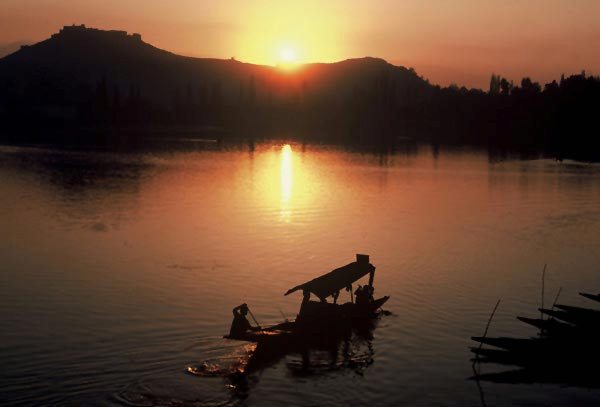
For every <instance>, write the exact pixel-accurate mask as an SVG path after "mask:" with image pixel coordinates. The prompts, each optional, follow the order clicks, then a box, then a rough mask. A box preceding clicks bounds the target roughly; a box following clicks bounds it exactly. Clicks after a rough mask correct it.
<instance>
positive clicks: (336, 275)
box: [224, 254, 389, 343]
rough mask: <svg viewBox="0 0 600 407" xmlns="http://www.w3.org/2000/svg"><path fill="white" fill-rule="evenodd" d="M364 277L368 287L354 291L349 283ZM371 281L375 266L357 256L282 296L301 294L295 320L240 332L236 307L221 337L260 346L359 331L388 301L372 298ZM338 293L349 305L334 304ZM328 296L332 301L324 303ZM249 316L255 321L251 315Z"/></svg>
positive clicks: (361, 255) (363, 257) (362, 255)
mask: <svg viewBox="0 0 600 407" xmlns="http://www.w3.org/2000/svg"><path fill="white" fill-rule="evenodd" d="M367 275H369V281H368V284H366V285H364V286H362V287H361V286H359V287H358V289H357V290H356V291H353V288H352V284H353V283H355V282H356V281H358V280H359V279H361V278H362V277H365V276H367ZM374 279H375V266H373V265H372V264H371V263H370V262H369V256H368V255H364V254H357V255H356V261H355V262H352V263H349V264H347V265H345V266H343V267H339V268H337V269H335V270H332V271H330V272H329V273H326V274H324V275H322V276H320V277H317V278H315V279H313V280H310V281H308V282H305V283H303V284H300V285H297V286H295V287H293V288H291V289H289V290H288V291H287V292H286V293H285V294H284V295H289V294H292V293H294V292H296V291H300V290H301V291H302V293H303V299H302V303H301V305H300V311H299V313H298V315H297V317H296V319H295V320H293V321H287V320H286V321H285V322H282V323H280V324H277V325H273V326H269V327H260V326H259V327H258V329H257V328H250V327H249V325H246V328H245V329H243V330H241V329H238V328H235V327H234V324H235V322H236V320H235V318H238V317H239V315H236V314H235V313H236V311H235V310H236V309H238V308H239V307H236V308H235V309H234V324H232V329H231V332H230V333H229V335H225V336H224V338H227V339H235V340H242V341H249V342H258V343H260V342H266V341H268V342H272V341H274V340H275V337H279V338H287V339H289V338H290V337H292V336H293V337H294V338H295V339H298V338H303V339H306V338H308V337H313V338H315V337H318V338H323V337H324V336H331V335H334V336H335V335H337V334H339V333H341V332H346V331H347V330H348V329H353V328H359V327H360V326H361V325H364V323H365V322H367V321H369V320H373V319H375V318H376V317H377V316H378V310H379V309H380V308H381V306H382V305H383V304H385V302H386V301H387V300H388V299H389V296H384V297H381V298H378V299H375V298H374V297H373V294H374V292H375V289H374V287H373V281H374ZM341 290H346V291H349V292H350V298H351V300H350V302H346V303H344V304H338V303H337V299H338V296H339V294H340V291H341ZM311 295H315V296H316V297H317V298H318V301H315V300H312V299H311ZM330 297H331V299H332V302H328V301H327V300H328V298H330ZM243 306H244V307H245V311H243V312H244V316H245V315H246V313H247V312H250V310H249V309H248V307H247V306H245V304H243ZM240 307H241V306H240ZM250 315H251V316H252V318H253V319H254V316H253V315H252V313H251V312H250ZM242 318H243V317H242ZM255 322H256V320H255ZM256 325H258V323H256Z"/></svg>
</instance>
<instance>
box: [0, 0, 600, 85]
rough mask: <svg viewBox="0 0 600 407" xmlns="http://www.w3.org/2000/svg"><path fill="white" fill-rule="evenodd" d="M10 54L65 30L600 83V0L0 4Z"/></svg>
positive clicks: (447, 74) (192, 49)
mask: <svg viewBox="0 0 600 407" xmlns="http://www.w3.org/2000/svg"><path fill="white" fill-rule="evenodd" d="M0 1H1V4H2V6H1V7H0V27H2V29H1V30H0V46H1V45H2V44H6V43H12V42H35V41H38V40H42V39H44V38H47V37H49V35H50V34H52V33H54V32H57V31H58V29H59V28H60V27H61V26H62V25H66V24H72V23H77V24H80V23H83V24H86V25H88V26H91V27H97V28H105V29H123V30H127V31H129V32H139V33H141V34H142V35H143V37H144V39H145V41H147V42H150V43H152V44H154V45H156V46H158V47H160V48H164V49H167V50H170V51H173V52H176V53H180V54H184V55H192V56H206V57H218V58H229V57H231V56H235V57H236V58H237V59H239V60H243V61H249V62H255V63H262V64H276V63H278V62H279V58H280V55H281V53H282V50H283V49H292V50H293V51H294V54H295V55H296V56H297V58H298V59H299V60H300V61H303V62H311V61H325V62H327V61H336V60H340V59H346V58H351V57H362V56H366V55H369V56H377V57H381V58H384V59H386V60H388V61H390V62H392V63H394V64H398V65H405V66H412V67H414V68H415V69H416V70H417V72H418V73H419V74H421V75H423V76H425V77H427V78H429V79H430V80H431V81H432V82H433V83H439V84H442V85H447V84H449V83H451V82H456V83H458V84H461V85H466V86H469V87H484V88H487V86H488V83H489V77H490V75H491V73H492V72H494V73H498V74H501V75H503V76H507V77H508V78H509V79H514V80H515V81H518V80H520V78H521V77H522V76H524V75H529V76H531V77H532V78H533V79H534V80H538V81H541V82H544V81H547V80H550V79H553V78H558V77H559V76H560V74H561V73H563V72H565V73H567V74H569V73H574V72H579V71H581V70H582V69H586V70H587V71H588V72H589V73H593V74H598V73H600V53H599V52H598V45H600V1H596V0H519V1H517V0H505V1H491V0H478V1H474V0H446V1H442V0H438V1H423V0H421V1H418V0H404V1H402V0H395V1H393V0H371V1H352V0H329V1H326V2H325V1H312V0H304V1H296V2H288V1H283V0H279V1H251V0H246V1H211V2H209V1H199V0H173V1H170V2H166V1H163V0H85V1H77V0H0Z"/></svg>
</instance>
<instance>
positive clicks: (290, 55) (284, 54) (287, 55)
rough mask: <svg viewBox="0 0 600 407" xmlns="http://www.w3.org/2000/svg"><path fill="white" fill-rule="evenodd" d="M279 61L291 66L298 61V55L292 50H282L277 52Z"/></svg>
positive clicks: (288, 48)
mask: <svg viewBox="0 0 600 407" xmlns="http://www.w3.org/2000/svg"><path fill="white" fill-rule="evenodd" d="M279 59H281V62H283V63H285V64H291V63H294V62H296V61H298V54H296V50H295V49H293V48H290V47H286V48H282V49H281V50H280V51H279Z"/></svg>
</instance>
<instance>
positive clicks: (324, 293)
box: [285, 254, 375, 298]
mask: <svg viewBox="0 0 600 407" xmlns="http://www.w3.org/2000/svg"><path fill="white" fill-rule="evenodd" d="M356 258H357V261H355V262H352V263H350V264H346V265H345V266H343V267H339V268H337V269H335V270H332V271H330V272H329V273H327V274H324V275H322V276H321V277H317V278H315V279H312V280H310V281H307V282H306V283H304V284H300V285H297V286H295V287H293V288H290V289H289V290H288V291H287V292H286V293H285V295H289V294H291V293H293V292H295V291H298V290H303V291H310V292H311V293H313V294H315V295H316V296H317V297H319V298H326V297H329V296H330V295H332V294H333V293H335V292H337V291H340V290H342V289H343V288H346V287H348V286H350V285H352V283H354V282H355V281H357V280H359V279H360V278H362V277H364V276H366V275H367V274H370V273H374V272H375V266H373V265H372V264H371V263H369V256H367V255H361V254H358V255H356Z"/></svg>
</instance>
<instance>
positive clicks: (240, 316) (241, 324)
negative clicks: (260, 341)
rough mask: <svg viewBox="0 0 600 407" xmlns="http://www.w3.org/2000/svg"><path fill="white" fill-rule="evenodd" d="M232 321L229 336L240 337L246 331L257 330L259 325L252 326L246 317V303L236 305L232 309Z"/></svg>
mask: <svg viewBox="0 0 600 407" xmlns="http://www.w3.org/2000/svg"><path fill="white" fill-rule="evenodd" d="M232 311H233V321H232V322H231V328H230V329H229V336H230V337H232V338H240V337H243V336H244V335H246V333H247V332H248V331H258V330H259V329H260V328H259V327H253V326H252V325H250V322H248V319H246V315H248V305H247V304H246V303H244V304H242V305H238V306H237V307H235V308H234V309H233V310H232Z"/></svg>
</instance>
